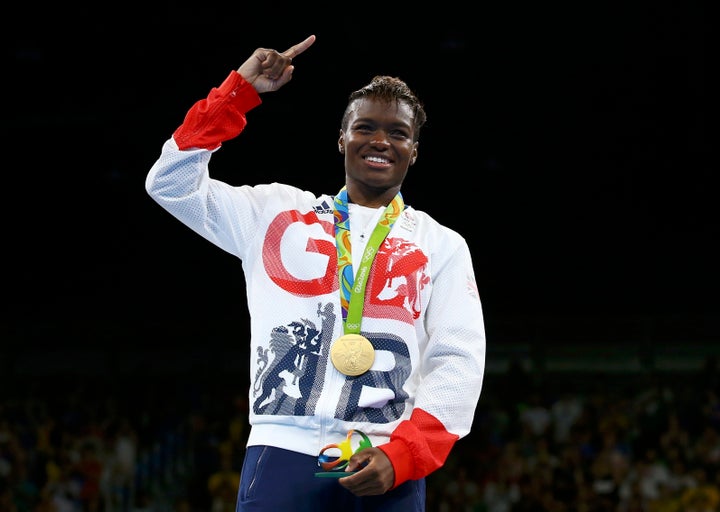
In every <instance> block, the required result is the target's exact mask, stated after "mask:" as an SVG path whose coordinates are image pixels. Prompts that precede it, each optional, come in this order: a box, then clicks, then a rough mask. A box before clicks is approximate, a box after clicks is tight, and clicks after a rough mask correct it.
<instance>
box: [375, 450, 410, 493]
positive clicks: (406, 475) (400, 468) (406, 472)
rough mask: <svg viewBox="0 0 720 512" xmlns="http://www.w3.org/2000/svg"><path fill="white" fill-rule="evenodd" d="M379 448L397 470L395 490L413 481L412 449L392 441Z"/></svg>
mask: <svg viewBox="0 0 720 512" xmlns="http://www.w3.org/2000/svg"><path fill="white" fill-rule="evenodd" d="M378 448H380V449H381V450H382V451H383V452H385V455H387V457H388V459H390V463H391V464H392V466H393V469H394V470H395V483H394V484H393V486H392V488H393V489H394V488H395V487H397V486H398V485H400V484H402V483H404V482H407V481H408V480H412V478H413V471H412V453H410V449H409V447H408V446H407V445H406V444H405V443H403V442H402V441H390V442H389V443H387V444H383V445H381V446H378Z"/></svg>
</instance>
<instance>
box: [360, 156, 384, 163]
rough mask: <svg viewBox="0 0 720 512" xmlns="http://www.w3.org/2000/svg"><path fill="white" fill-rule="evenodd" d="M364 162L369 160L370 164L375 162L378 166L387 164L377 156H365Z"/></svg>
mask: <svg viewBox="0 0 720 512" xmlns="http://www.w3.org/2000/svg"><path fill="white" fill-rule="evenodd" d="M365 160H370V161H371V162H377V163H380V164H386V163H388V162H389V160H387V159H385V158H380V157H378V156H366V157H365Z"/></svg>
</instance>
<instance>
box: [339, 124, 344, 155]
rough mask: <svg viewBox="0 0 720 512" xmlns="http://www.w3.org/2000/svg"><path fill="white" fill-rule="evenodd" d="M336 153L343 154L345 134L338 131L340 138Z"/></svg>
mask: <svg viewBox="0 0 720 512" xmlns="http://www.w3.org/2000/svg"><path fill="white" fill-rule="evenodd" d="M338 151H340V154H341V155H344V154H345V133H344V132H343V131H342V130H340V138H339V139H338Z"/></svg>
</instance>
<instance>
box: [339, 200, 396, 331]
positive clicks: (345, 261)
mask: <svg viewBox="0 0 720 512" xmlns="http://www.w3.org/2000/svg"><path fill="white" fill-rule="evenodd" d="M333 205H334V207H335V209H334V211H333V214H334V216H335V245H336V246H337V257H338V279H339V281H340V305H341V306H342V317H343V323H344V329H345V334H359V333H360V321H361V320H362V309H363V303H364V302H365V286H366V285H367V280H368V276H369V274H370V266H371V265H372V262H373V259H375V254H376V253H377V251H378V248H379V247H380V244H382V243H383V241H384V240H385V237H386V236H387V235H388V233H389V232H390V230H391V229H392V227H393V224H395V221H396V220H397V218H398V217H399V216H400V213H401V212H402V211H403V210H404V209H405V202H404V201H403V198H402V194H400V192H398V193H397V195H396V196H395V197H394V198H393V200H392V201H391V202H390V204H389V205H387V207H386V208H385V213H384V214H383V216H382V217H380V220H379V221H378V223H377V224H376V225H375V229H374V230H373V232H372V235H370V240H369V241H368V244H367V246H366V247H365V252H363V256H362V260H361V261H360V265H359V266H358V272H357V276H358V279H357V283H356V282H355V273H354V272H353V264H352V244H351V242H350V212H349V210H348V194H347V187H343V188H342V189H340V192H338V194H337V195H336V196H335V199H334V201H333Z"/></svg>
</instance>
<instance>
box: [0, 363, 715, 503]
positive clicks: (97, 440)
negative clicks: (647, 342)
mask: <svg viewBox="0 0 720 512" xmlns="http://www.w3.org/2000/svg"><path fill="white" fill-rule="evenodd" d="M187 380H188V379H187V376H186V377H185V378H182V379H180V378H178V379H169V378H162V379H161V378H156V379H152V378H145V377H143V378H135V379H99V378H78V377H74V378H73V377H68V376H62V377H60V376H56V377H52V378H49V377H47V378H41V379H36V378H33V379H28V382H19V379H13V380H11V381H9V382H5V381H3V382H0V384H1V388H0V512H234V510H235V494H236V492H237V484H238V481H239V478H240V468H241V463H242V457H243V453H244V444H245V440H246V437H245V436H246V434H247V425H246V411H247V394H246V389H245V388H243V387H242V386H238V385H237V383H236V382H234V381H233V380H232V379H230V378H227V377H222V376H204V377H203V378H202V379H197V380H195V381H191V382H187ZM179 381H180V383H179ZM719 382H720V381H719V380H718V371H717V367H716V361H715V360H714V359H713V358H709V359H708V361H707V364H706V366H705V367H704V368H703V369H702V370H700V371H697V372H692V373H669V374H663V373H661V372H647V373H642V374H618V375H615V374H607V373H606V374H593V375H573V374H536V373H533V372H528V371H525V370H523V367H522V365H520V364H511V365H510V367H509V369H508V371H507V372H506V373H505V374H503V375H488V377H487V379H486V382H485V388H484V390H483V396H482V398H481V401H480V406H479V408H478V412H477V414H476V419H475V423H474V426H473V432H472V433H471V434H470V435H469V436H468V437H466V438H464V439H462V440H460V441H459V443H458V445H457V447H456V449H455V451H454V452H453V453H452V454H451V456H450V458H449V459H448V461H447V464H446V466H445V467H443V468H442V469H441V470H439V471H437V472H436V473H435V474H433V475H431V476H430V477H429V478H428V507H427V510H428V512H528V511H538V512H540V511H549V512H601V511H607V512H710V511H718V510H720V471H719V469H720V386H719Z"/></svg>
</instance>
